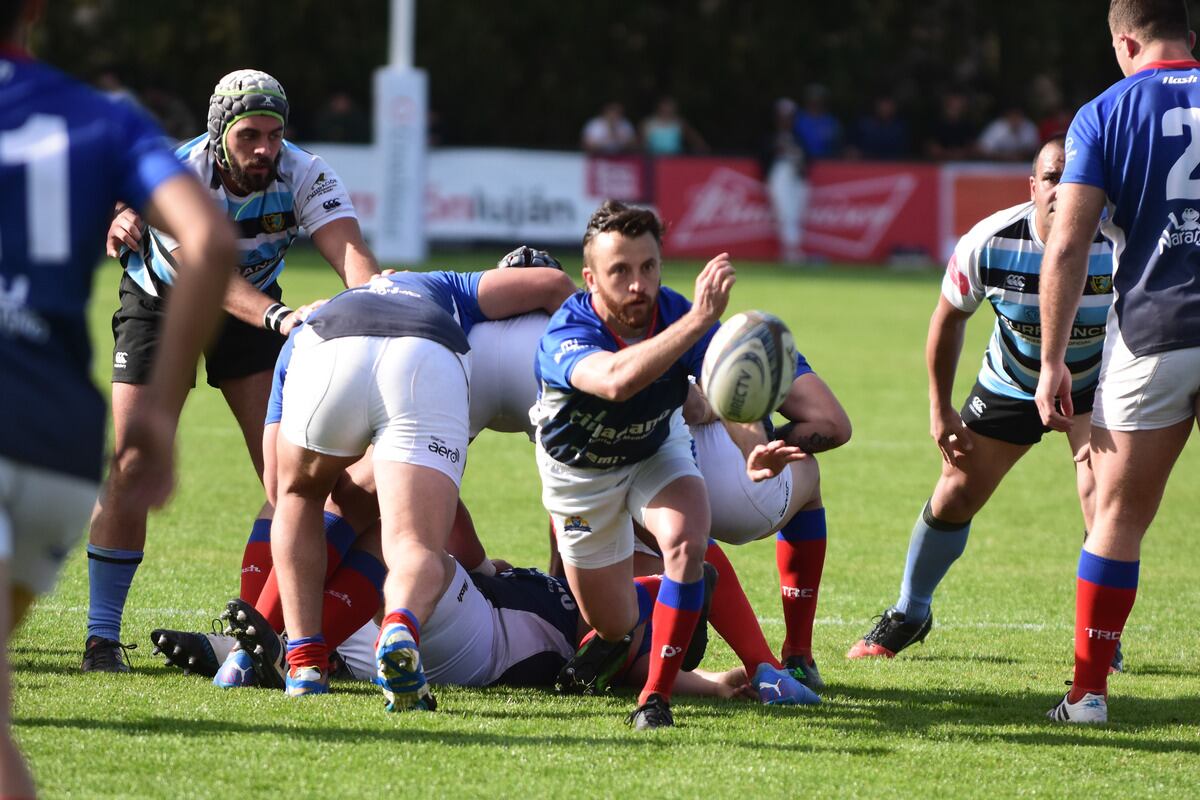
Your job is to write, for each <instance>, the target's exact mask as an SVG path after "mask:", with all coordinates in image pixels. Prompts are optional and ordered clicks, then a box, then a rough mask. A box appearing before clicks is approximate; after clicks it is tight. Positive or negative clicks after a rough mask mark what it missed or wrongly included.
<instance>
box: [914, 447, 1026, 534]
mask: <svg viewBox="0 0 1200 800" xmlns="http://www.w3.org/2000/svg"><path fill="white" fill-rule="evenodd" d="M972 442H973V444H974V447H972V449H971V450H970V451H968V452H966V453H964V454H963V455H962V456H961V457H960V458H959V459H958V460H957V462H956V463H955V464H950V463H947V462H945V461H943V462H942V474H941V477H939V478H938V482H937V486H936V487H935V488H934V490H933V497H932V499H931V502H930V505H931V509H932V511H933V514H934V516H935V517H937V518H938V519H940V520H943V521H945V522H967V521H969V520H970V519H971V517H973V516H975V514H976V513H977V512H978V511H979V510H980V509H981V508H983V506H984V505H985V504H986V503H987V501H988V500H989V499H990V498H991V496H992V494H993V493H994V492H995V491H996V487H998V486H999V485H1000V482H1001V481H1002V480H1004V476H1005V475H1007V474H1008V472H1009V470H1011V469H1012V467H1013V465H1014V464H1016V463H1017V462H1018V461H1019V460H1020V459H1021V456H1023V455H1025V454H1026V453H1028V452H1029V448H1030V447H1032V445H1028V444H1013V443H1011V442H1003V441H1000V440H999V439H993V438H991V437H990V436H983V435H981V434H978V433H976V434H975V435H974V436H973V437H972Z"/></svg>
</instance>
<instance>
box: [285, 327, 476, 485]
mask: <svg viewBox="0 0 1200 800" xmlns="http://www.w3.org/2000/svg"><path fill="white" fill-rule="evenodd" d="M469 383H470V360H469V359H468V358H466V357H463V356H460V355H458V354H457V353H454V352H452V351H451V350H449V349H448V348H446V347H443V346H442V345H440V344H438V343H437V342H433V341H430V340H428V339H420V338H417V337H412V336H404V337H385V336H346V337H342V338H338V339H328V340H326V339H322V338H321V337H320V336H318V335H317V334H316V333H315V332H313V331H311V330H305V331H301V332H300V333H299V334H297V337H296V344H295V350H294V352H293V353H292V361H291V364H290V365H289V366H288V376H287V382H286V383H285V384H284V386H283V418H282V419H281V420H280V424H279V430H280V433H281V434H282V435H283V436H285V437H286V438H287V440H288V441H289V442H291V443H293V444H295V445H299V446H300V447H303V448H305V449H306V450H312V451H314V452H317V453H324V454H326V455H332V456H347V457H350V456H358V455H362V454H363V453H364V452H366V449H367V446H368V445H370V444H374V445H375V450H374V455H373V458H375V459H376V460H382V461H398V462H401V463H404V464H415V465H418V466H423V467H429V468H431V469H435V470H437V471H438V472H441V473H443V474H444V475H446V476H447V477H449V478H450V479H451V480H453V481H454V483H455V484H456V485H461V482H462V474H463V469H464V467H465V465H466V457H467V413H468V411H467V397H468V391H469Z"/></svg>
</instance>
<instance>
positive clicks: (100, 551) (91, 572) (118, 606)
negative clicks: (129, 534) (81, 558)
mask: <svg viewBox="0 0 1200 800" xmlns="http://www.w3.org/2000/svg"><path fill="white" fill-rule="evenodd" d="M87 554H88V621H87V635H88V636H89V637H91V636H100V637H102V638H105V639H114V640H117V641H120V639H121V615H122V614H123V613H124V611H125V599H126V598H127V597H128V596H129V587H130V585H132V584H133V575H134V573H135V572H137V568H138V564H141V563H142V555H143V553H142V551H141V550H121V549H118V548H115V547H98V546H96V545H94V544H89V545H88V547H87Z"/></svg>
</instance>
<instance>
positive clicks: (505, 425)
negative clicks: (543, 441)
mask: <svg viewBox="0 0 1200 800" xmlns="http://www.w3.org/2000/svg"><path fill="white" fill-rule="evenodd" d="M549 319H550V317H548V316H547V315H546V314H543V313H541V312H536V313H533V314H522V315H521V316H519V317H512V318H510V319H501V320H494V321H491V322H480V323H477V324H476V325H475V326H474V327H472V328H471V333H470V335H469V336H468V337H467V338H468V340H469V341H470V342H471V429H470V433H471V438H472V439H474V438H475V437H476V436H478V435H479V432H480V431H482V430H483V429H485V428H487V429H488V430H493V431H499V432H501V433H524V434H525V435H526V436H529V437H530V438H531V439H532V438H533V424H532V423H531V422H530V421H529V407H530V406H532V405H533V404H534V403H536V402H537V391H538V384H537V378H535V377H534V374H533V359H534V356H535V354H536V353H537V347H538V342H539V341H540V340H541V338H542V334H543V333H545V331H546V323H547V322H548V321H549Z"/></svg>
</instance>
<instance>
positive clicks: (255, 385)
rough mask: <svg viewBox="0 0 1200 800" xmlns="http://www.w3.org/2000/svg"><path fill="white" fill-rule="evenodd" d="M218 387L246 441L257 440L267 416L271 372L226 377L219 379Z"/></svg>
mask: <svg viewBox="0 0 1200 800" xmlns="http://www.w3.org/2000/svg"><path fill="white" fill-rule="evenodd" d="M220 389H221V394H222V395H224V396H225V402H226V403H227V404H228V405H229V410H230V411H232V412H233V416H234V419H236V420H237V422H238V426H239V427H241V429H242V434H243V436H244V437H245V438H246V441H247V443H249V442H257V440H258V438H259V434H260V432H261V431H262V427H263V420H265V419H266V417H267V400H268V398H269V397H270V395H271V372H270V371H269V370H268V371H263V372H255V373H253V374H250V375H245V376H243V377H240V378H227V379H225V380H223V381H221V386H220Z"/></svg>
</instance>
